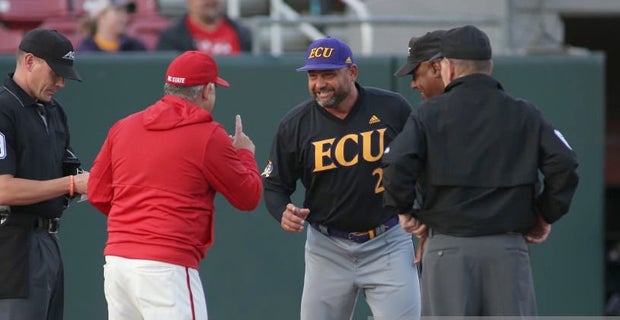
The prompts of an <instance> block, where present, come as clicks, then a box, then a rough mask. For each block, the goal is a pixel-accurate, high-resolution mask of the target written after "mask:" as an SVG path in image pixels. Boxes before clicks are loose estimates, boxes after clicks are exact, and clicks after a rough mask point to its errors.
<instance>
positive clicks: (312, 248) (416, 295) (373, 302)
mask: <svg viewBox="0 0 620 320" xmlns="http://www.w3.org/2000/svg"><path fill="white" fill-rule="evenodd" d="M413 256H414V254H413V243H412V240H411V235H409V234H407V233H405V232H404V231H403V230H402V228H400V226H398V225H397V226H395V227H393V228H392V229H390V230H388V231H387V232H385V233H383V234H381V235H379V236H378V237H376V238H374V239H372V240H370V241H367V242H365V243H356V242H353V241H349V240H345V239H340V238H334V237H328V236H325V235H324V234H322V233H321V232H319V231H317V230H316V229H314V228H312V227H308V238H307V240H306V253H305V257H306V258H305V259H306V274H305V279H304V290H303V296H302V299H301V319H302V320H346V319H351V318H352V317H353V311H354V308H355V302H356V299H357V295H358V292H359V290H364V295H365V297H366V302H367V303H368V305H369V306H370V309H371V311H372V313H373V315H374V319H377V320H378V319H390V320H398V319H402V320H404V319H407V320H409V319H418V318H419V316H420V286H419V282H418V274H417V272H416V269H415V267H414V266H413Z"/></svg>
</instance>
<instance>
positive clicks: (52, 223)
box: [34, 218, 60, 234]
mask: <svg viewBox="0 0 620 320" xmlns="http://www.w3.org/2000/svg"><path fill="white" fill-rule="evenodd" d="M58 228H60V218H49V219H48V218H36V219H35V220H34V229H35V230H45V231H47V232H48V233H52V234H56V233H58Z"/></svg>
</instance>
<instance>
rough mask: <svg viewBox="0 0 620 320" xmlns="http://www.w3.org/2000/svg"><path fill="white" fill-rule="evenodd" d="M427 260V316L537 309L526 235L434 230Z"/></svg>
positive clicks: (528, 312)
mask: <svg viewBox="0 0 620 320" xmlns="http://www.w3.org/2000/svg"><path fill="white" fill-rule="evenodd" d="M422 261H423V264H424V267H423V268H422V315H424V316H535V315H536V313H537V312H536V297H535V295H534V284H533V281H532V272H531V267H530V257H529V251H528V247H527V244H526V243H525V240H524V239H523V236H521V235H520V234H502V235H492V236H483V237H453V236H448V235H444V234H433V235H431V236H430V237H429V239H428V240H427V243H426V249H425V250H424V255H423V257H422Z"/></svg>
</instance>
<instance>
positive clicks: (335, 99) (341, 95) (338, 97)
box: [312, 90, 349, 109]
mask: <svg viewBox="0 0 620 320" xmlns="http://www.w3.org/2000/svg"><path fill="white" fill-rule="evenodd" d="M312 95H313V97H314V100H315V101H316V103H318V104H319V106H321V107H323V108H325V109H334V108H336V107H338V105H340V103H341V102H342V101H344V99H346V98H347V96H348V95H349V92H347V91H343V90H336V91H334V93H333V95H332V97H331V98H329V99H327V100H321V99H320V98H319V97H318V96H317V94H315V93H313V94H312Z"/></svg>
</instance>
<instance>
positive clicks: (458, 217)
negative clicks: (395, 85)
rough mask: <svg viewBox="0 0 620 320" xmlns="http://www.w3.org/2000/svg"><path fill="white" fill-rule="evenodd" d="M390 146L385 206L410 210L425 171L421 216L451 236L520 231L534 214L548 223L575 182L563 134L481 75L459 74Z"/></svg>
mask: <svg viewBox="0 0 620 320" xmlns="http://www.w3.org/2000/svg"><path fill="white" fill-rule="evenodd" d="M388 148H389V150H386V151H385V156H384V158H383V163H384V165H385V166H384V170H385V171H384V172H385V179H384V182H385V187H386V189H387V191H386V194H385V200H386V205H388V206H392V207H395V208H397V209H398V210H399V211H405V210H407V209H408V208H410V207H411V205H412V204H413V200H414V199H415V196H416V189H415V183H416V181H417V179H418V178H419V177H420V176H421V175H422V174H423V175H424V184H425V186H424V187H425V188H424V189H425V193H426V194H425V195H424V203H423V205H422V209H421V210H420V211H419V213H418V218H419V219H421V220H422V222H424V223H425V224H427V225H428V226H430V227H431V228H433V229H435V230H436V231H438V232H440V233H445V234H450V235H455V236H480V235H487V234H500V233H505V232H520V233H525V232H527V231H529V230H530V228H532V227H533V226H534V224H535V223H536V221H537V217H538V216H542V217H543V218H544V219H545V220H546V221H547V222H549V223H552V222H554V221H556V220H557V219H559V218H560V217H561V216H562V215H564V214H565V213H566V212H567V211H568V208H569V204H570V202H571V199H572V196H573V194H574V192H575V190H576V188H577V183H578V180H579V179H578V176H577V172H576V169H577V166H578V163H577V158H576V155H575V153H574V152H573V150H572V149H571V148H570V145H569V144H568V143H567V142H566V140H565V139H564V137H563V136H562V134H561V133H560V132H559V131H558V130H557V129H555V128H554V127H553V126H552V125H551V124H549V123H548V122H547V121H545V119H544V118H543V117H542V115H541V113H540V111H539V110H538V109H537V108H536V107H535V106H534V105H532V104H531V103H530V102H528V101H526V100H522V99H516V98H513V97H512V96H510V95H509V94H507V93H506V92H505V91H504V90H503V89H502V86H501V84H500V83H499V82H497V81H496V80H495V79H493V78H492V77H490V76H487V75H484V74H472V75H468V76H465V77H462V78H458V79H456V80H454V81H452V82H451V83H450V84H449V85H448V86H447V87H446V92H445V93H444V94H442V95H440V96H437V97H434V98H432V99H429V100H426V101H425V102H424V103H423V104H422V105H421V107H420V108H419V109H418V110H416V111H415V112H412V113H411V116H410V117H409V120H408V122H407V124H406V126H405V128H404V129H403V132H402V134H400V135H399V136H398V137H397V138H396V139H395V140H394V142H393V143H392V144H391V145H390V146H389V147H388ZM539 170H540V172H542V174H543V175H544V177H545V179H544V182H543V191H542V193H538V190H537V187H536V186H537V184H538V172H539Z"/></svg>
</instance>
